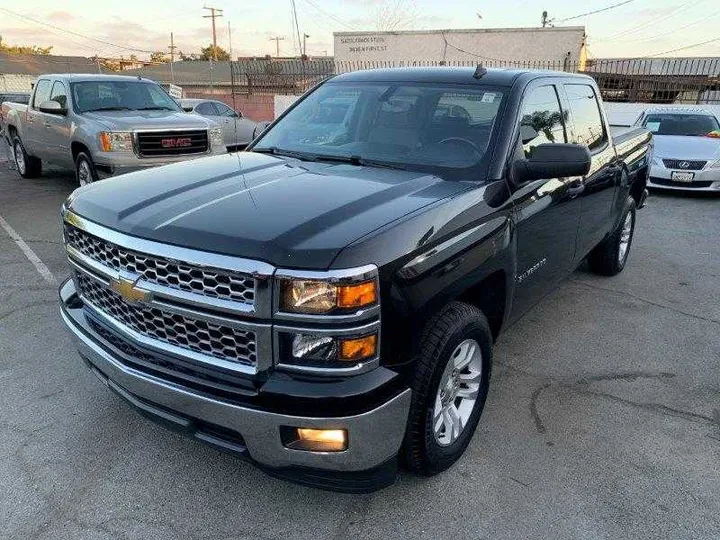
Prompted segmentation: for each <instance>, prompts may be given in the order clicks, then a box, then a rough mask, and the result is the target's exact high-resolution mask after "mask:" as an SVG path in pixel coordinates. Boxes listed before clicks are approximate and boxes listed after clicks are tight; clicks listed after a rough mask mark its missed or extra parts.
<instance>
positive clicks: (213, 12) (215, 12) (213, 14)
mask: <svg viewBox="0 0 720 540" xmlns="http://www.w3.org/2000/svg"><path fill="white" fill-rule="evenodd" d="M203 9H207V10H208V11H210V15H203V19H212V36H213V54H212V56H213V60H215V62H217V34H216V33H215V19H217V18H218V17H222V16H223V10H222V9H218V8H214V7H205V6H203Z"/></svg>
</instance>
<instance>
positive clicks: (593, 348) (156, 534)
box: [0, 147, 720, 540]
mask: <svg viewBox="0 0 720 540" xmlns="http://www.w3.org/2000/svg"><path fill="white" fill-rule="evenodd" d="M6 150H7V149H6V148H4V147H2V148H0V225H2V227H1V228H0V276H2V279H0V361H1V364H0V388H1V389H2V391H0V454H2V455H3V456H5V458H4V459H2V460H0V494H1V501H2V502H0V523H1V524H2V527H1V528H0V537H2V538H13V539H38V540H40V539H71V538H83V539H111V538H112V539H115V538H123V539H150V538H152V539H154V540H162V539H166V538H167V539H170V538H173V539H176V538H197V539H204V538H208V539H209V538H212V539H217V540H220V539H244V538H247V539H257V538H262V539H281V538H289V537H292V538H308V539H313V540H317V539H321V538H336V539H341V538H358V539H360V538H383V539H384V538H478V539H479V538H483V539H484V538H488V539H490V538H492V539H505V538H506V539H519V538H558V539H562V538H568V539H570V538H573V539H575V538H613V539H615V538H634V539H642V538H673V539H681V538H688V539H690V538H692V539H700V538H708V539H709V538H718V537H720V242H719V240H718V239H719V238H720V198H717V197H715V198H711V197H698V196H685V195H677V194H654V195H653V196H652V197H651V199H650V200H649V204H648V207H647V208H646V209H644V210H642V211H641V212H640V213H639V214H638V216H639V219H638V225H637V230H636V237H635V243H634V247H633V252H632V254H631V258H630V261H629V263H628V266H627V268H626V270H625V272H623V273H622V274H620V275H619V276H617V277H615V278H601V277H596V276H594V275H591V274H589V273H588V272H586V271H585V270H583V269H582V268H581V269H579V270H578V271H576V272H575V273H574V274H573V276H572V277H571V279H569V280H567V281H565V282H564V283H563V284H562V285H561V286H560V287H559V288H558V289H557V290H556V291H555V292H554V293H553V294H552V295H550V296H549V297H547V298H546V299H545V300H544V301H543V302H542V303H541V304H539V305H538V306H537V307H535V308H534V309H533V310H532V311H530V312H529V313H528V314H527V315H526V316H525V317H524V318H523V319H521V321H520V322H519V323H517V324H516V325H514V326H513V327H512V328H509V329H508V330H507V331H506V333H505V334H504V335H503V336H502V337H501V339H500V341H499V342H498V344H497V345H496V348H495V359H496V365H495V371H494V374H493V383H492V385H491V391H490V396H489V398H488V403H487V406H486V410H485V414H484V416H483V418H482V420H481V422H480V426H479V428H478V432H477V434H476V436H475V438H474V440H473V442H472V444H471V446H470V448H469V449H468V452H467V453H466V455H465V456H464V457H463V458H462V459H461V460H460V462H459V463H458V464H457V465H456V466H454V467H453V468H451V469H450V470H449V471H447V472H446V473H444V474H442V475H440V476H437V477H434V478H430V479H425V478H418V477H414V476H410V475H407V474H405V475H402V476H401V478H400V479H399V481H398V483H397V484H396V485H395V486H392V487H390V488H387V489H385V490H383V491H381V492H378V493H374V494H369V495H359V496H357V495H355V496H354V495H342V494H334V493H328V492H323V491H318V490H314V489H309V488H304V487H299V486H296V485H293V484H289V483H285V482H282V481H279V480H275V479H272V478H270V477H268V476H266V475H264V474H263V473H261V472H259V471H258V470H256V469H254V468H253V467H252V466H251V465H249V464H247V463H245V462H242V461H240V460H238V459H236V458H234V457H232V456H229V455H226V454H222V453H220V452H218V451H216V450H214V449H212V448H209V447H206V446H203V445H201V444H200V443H196V442H194V441H190V440H188V439H185V438H182V437H181V436H179V435H176V434H173V433H170V432H167V431H165V430H163V429H162V428H160V427H157V426H155V425H153V424H151V423H150V422H148V421H146V420H145V419H143V418H142V417H140V416H139V415H137V414H136V413H135V412H133V411H132V410H130V409H129V408H128V407H127V406H126V405H125V404H124V403H123V402H122V401H121V400H120V399H119V398H118V397H116V396H115V395H114V394H112V393H110V392H109V391H108V390H107V389H106V388H104V387H103V386H102V385H100V384H99V383H98V381H97V380H96V379H95V378H94V376H93V375H92V374H91V373H90V372H88V371H87V370H86V369H85V367H84V366H83V364H82V362H81V361H80V359H79V357H78V356H77V354H76V353H75V350H74V349H73V347H72V345H71V342H70V339H69V336H68V334H67V332H66V330H65V329H64V327H63V324H62V322H61V320H60V317H59V314H58V305H57V284H58V283H60V282H61V280H62V279H64V278H65V277H66V276H67V274H68V270H67V267H66V263H65V261H64V258H63V250H62V243H61V226H60V225H61V224H60V218H59V214H58V209H59V206H60V204H61V202H62V200H63V199H64V198H65V197H66V196H67V195H68V194H69V193H70V192H71V191H72V190H73V189H74V178H73V176H72V174H69V173H65V172H61V171H52V170H50V171H47V172H46V174H45V175H44V176H43V177H42V178H40V179H36V180H23V179H21V178H20V177H19V176H18V175H17V174H16V173H15V172H14V171H13V170H12V167H11V162H10V160H9V159H8V157H7V151H6ZM27 248H29V249H31V250H32V253H34V254H36V255H37V257H38V258H39V261H38V260H30V259H32V255H31V256H30V259H29V258H28V257H27V255H28V254H29V253H30V252H29V251H28V249H27ZM44 269H47V272H46V271H45V270H44ZM48 272H49V273H48Z"/></svg>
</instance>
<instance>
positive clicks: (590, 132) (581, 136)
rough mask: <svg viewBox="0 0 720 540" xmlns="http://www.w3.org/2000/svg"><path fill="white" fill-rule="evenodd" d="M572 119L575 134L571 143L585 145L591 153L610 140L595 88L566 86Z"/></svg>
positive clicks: (583, 85) (585, 85)
mask: <svg viewBox="0 0 720 540" xmlns="http://www.w3.org/2000/svg"><path fill="white" fill-rule="evenodd" d="M564 86H565V93H566V94H567V97H568V102H569V105H570V117H571V119H572V121H573V124H574V126H575V132H574V135H573V137H572V140H571V141H570V142H572V143H575V144H583V145H585V146H587V147H588V148H589V149H590V151H591V152H592V151H594V150H599V149H600V148H602V147H603V146H604V145H605V144H606V143H607V140H608V137H607V133H605V127H604V126H603V121H602V116H601V114H600V105H599V103H598V100H597V97H596V96H595V91H594V90H593V87H592V86H590V85H587V84H566V85H564Z"/></svg>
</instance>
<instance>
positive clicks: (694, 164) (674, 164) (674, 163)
mask: <svg viewBox="0 0 720 540" xmlns="http://www.w3.org/2000/svg"><path fill="white" fill-rule="evenodd" d="M663 163H664V164H665V167H667V168H668V169H679V170H682V171H699V170H702V168H703V167H704V166H705V165H706V164H707V161H697V160H694V161H693V160H689V159H663Z"/></svg>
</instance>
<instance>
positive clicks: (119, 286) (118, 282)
mask: <svg viewBox="0 0 720 540" xmlns="http://www.w3.org/2000/svg"><path fill="white" fill-rule="evenodd" d="M136 281H137V280H134V279H128V278H126V277H122V276H121V277H119V278H117V279H112V280H110V288H111V289H112V290H113V291H115V292H116V293H118V294H119V295H120V296H122V297H123V300H125V301H126V302H127V303H129V304H137V303H138V302H147V301H149V300H150V299H151V298H152V293H151V292H150V291H146V290H144V289H141V288H139V287H138V286H137V285H136V284H135V282H136Z"/></svg>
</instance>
